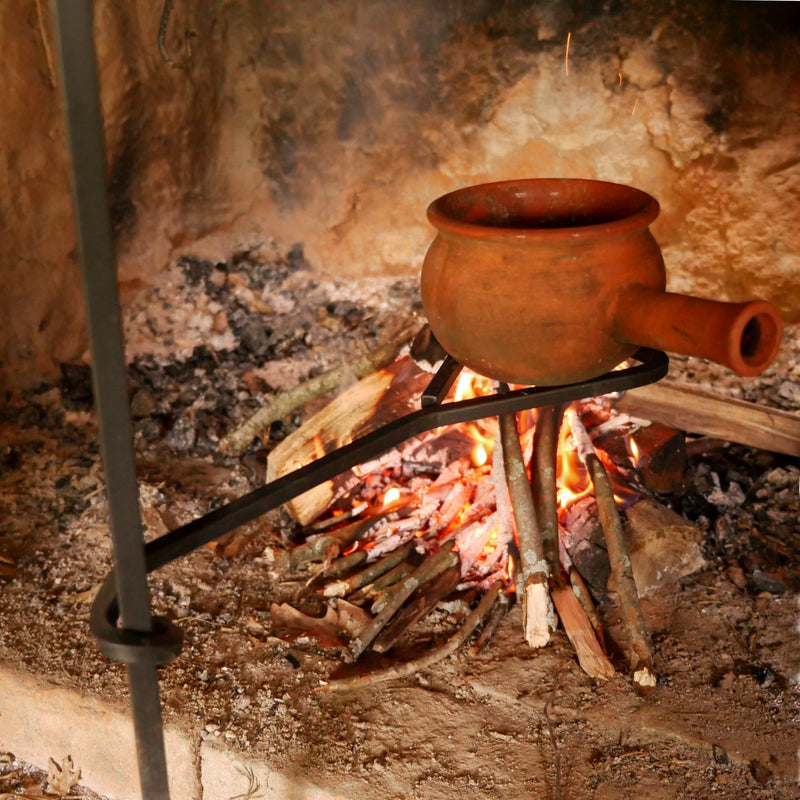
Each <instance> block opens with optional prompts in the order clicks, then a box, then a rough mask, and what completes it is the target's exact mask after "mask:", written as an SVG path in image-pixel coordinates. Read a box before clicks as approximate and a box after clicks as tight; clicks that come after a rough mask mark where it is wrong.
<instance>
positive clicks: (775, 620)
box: [0, 247, 800, 800]
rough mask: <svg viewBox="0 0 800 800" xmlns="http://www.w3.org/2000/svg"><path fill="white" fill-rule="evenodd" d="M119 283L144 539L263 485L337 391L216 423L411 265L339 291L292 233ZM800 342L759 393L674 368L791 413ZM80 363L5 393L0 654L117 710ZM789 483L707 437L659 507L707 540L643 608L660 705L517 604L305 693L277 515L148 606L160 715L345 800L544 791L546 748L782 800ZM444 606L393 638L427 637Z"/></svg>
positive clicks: (293, 594) (116, 672) (318, 367)
mask: <svg viewBox="0 0 800 800" xmlns="http://www.w3.org/2000/svg"><path fill="white" fill-rule="evenodd" d="M125 296H126V317H125V327H126V341H127V345H128V358H129V368H130V372H129V374H130V396H131V406H132V413H133V418H134V427H135V447H136V453H137V468H138V474H139V480H140V487H141V508H142V515H143V521H144V525H145V535H146V537H148V538H151V537H155V536H158V535H161V534H163V533H165V532H166V531H168V530H170V529H172V528H174V527H176V526H177V525H180V524H183V523H186V522H188V521H190V520H191V519H193V518H194V517H196V516H198V515H200V514H203V513H205V512H207V511H209V510H211V509H212V508H214V507H216V506H218V505H220V504H222V503H224V502H227V501H229V500H232V499H235V498H236V497H238V496H240V495H241V494H243V493H244V492H246V491H248V490H250V489H252V488H255V487H257V486H259V485H262V484H263V480H264V462H265V457H266V455H267V453H268V452H269V450H270V449H271V448H272V447H273V446H274V445H275V444H276V443H277V442H278V441H280V440H281V439H282V438H284V437H285V436H286V435H287V434H288V433H289V432H291V431H292V430H294V429H295V428H296V427H297V426H298V425H299V424H300V423H301V422H302V420H303V418H304V417H305V416H307V415H309V414H310V413H311V412H313V411H314V410H316V409H317V408H318V407H320V405H321V404H323V403H324V402H325V401H326V399H329V398H322V399H320V400H319V401H315V402H314V403H312V404H309V405H308V406H306V407H305V408H304V409H302V410H301V411H298V412H296V413H294V414H292V415H291V416H290V417H289V418H287V419H284V420H282V421H281V422H276V423H274V424H273V425H272V427H271V429H270V431H269V433H268V435H266V436H265V437H264V438H263V439H262V440H260V441H256V442H254V443H253V444H251V445H250V446H249V447H248V448H247V449H246V450H244V451H242V452H240V453H237V454H236V455H224V454H220V453H219V452H218V449H217V446H218V443H219V440H220V439H221V437H222V436H224V435H225V434H226V433H227V432H228V431H230V430H231V429H232V428H233V427H235V426H236V425H237V424H238V423H239V422H240V421H242V420H243V419H245V418H246V417H248V416H249V415H250V414H251V413H252V412H253V411H255V410H256V409H257V408H258V407H259V406H260V405H261V404H262V403H263V402H264V400H265V399H266V398H267V397H268V396H269V395H270V394H273V393H276V392H280V391H283V390H285V389H287V388H290V387H292V386H294V385H297V384H299V383H302V382H303V381H305V380H307V379H308V378H309V377H312V376H314V375H315V374H319V373H320V372H322V371H324V370H326V369H329V368H331V367H334V366H337V365H339V364H342V363H346V362H347V361H349V360H352V359H353V358H355V357H357V355H359V354H361V353H363V352H367V351H370V350H374V349H375V348H376V347H377V346H379V345H380V344H382V343H383V342H384V341H386V339H387V338H388V335H387V332H388V331H392V330H396V329H397V328H399V327H400V325H401V323H403V322H408V321H410V320H411V319H413V318H414V317H415V316H416V315H418V314H419V313H420V305H419V298H418V292H417V281H416V279H413V278H407V279H369V280H360V281H358V282H349V283H348V282H345V281H341V280H334V279H332V278H330V277H328V276H325V275H323V274H320V273H318V272H315V271H313V270H312V269H311V268H310V267H309V266H308V264H307V263H306V262H305V260H304V258H303V255H302V250H301V249H300V248H299V247H298V248H295V249H293V250H292V251H291V252H289V253H287V254H281V253H278V252H277V251H276V250H275V249H274V248H270V247H265V248H262V249H261V250H260V251H258V252H249V253H240V254H237V255H235V256H233V257H232V258H231V259H229V260H228V261H226V262H224V263H210V262H204V261H198V260H196V259H193V258H190V257H186V258H184V259H182V260H181V261H180V262H178V263H177V264H175V265H173V266H172V267H171V268H170V269H169V270H167V271H166V272H165V273H164V275H163V276H162V277H161V279H160V283H159V285H157V286H153V287H149V288H147V289H145V290H139V291H138V292H137V293H133V292H132V291H129V290H127V289H126V292H125ZM799 342H800V337H798V336H797V332H790V334H789V335H787V338H786V346H785V348H784V351H783V353H782V355H781V360H780V362H779V364H778V366H777V367H776V368H774V370H772V374H768V375H767V376H765V377H764V378H762V379H759V380H758V381H756V380H753V381H750V382H742V381H740V380H738V379H737V380H735V381H731V382H730V383H731V385H730V387H726V386H725V385H724V384H723V381H722V379H721V378H718V377H716V375H714V374H712V372H713V370H712V371H708V370H709V368H708V367H707V366H706V365H703V364H695V363H693V362H691V361H689V360H686V361H682V360H677V361H676V362H674V369H675V370H677V371H680V372H681V374H682V375H684V376H686V377H687V378H688V379H691V380H696V381H698V382H700V383H703V382H706V381H707V382H708V383H709V384H710V385H712V388H713V389H714V390H715V391H725V390H726V389H727V388H730V393H731V394H732V395H735V396H740V397H743V398H744V399H748V400H757V401H758V402H762V403H764V404H767V405H776V406H779V407H782V408H785V409H788V410H796V409H797V408H798V407H800V402H798V397H799V391H798V387H799V386H800V366H798V365H800V359H798V354H799V353H800V346H799ZM89 377H90V376H89V371H88V368H86V367H84V366H80V365H64V367H63V377H62V380H61V381H60V383H59V384H58V385H41V386H38V387H36V388H35V389H33V390H31V391H28V392H25V393H23V394H21V395H19V396H15V397H7V398H6V402H5V404H4V406H3V408H2V409H1V410H0V430H1V431H2V446H1V447H0V467H1V468H2V473H1V474H0V486H1V487H2V492H1V493H0V511H2V519H3V527H2V533H0V581H1V582H0V592H2V604H0V658H2V660H3V661H4V662H6V663H9V664H14V665H17V666H20V667H22V668H24V669H25V670H27V671H30V672H32V673H35V674H38V675H41V676H42V677H45V678H47V679H48V680H50V681H54V682H56V683H61V684H65V685H68V686H71V687H74V688H75V689H76V690H78V691H80V692H82V693H84V694H86V695H89V696H93V697H97V698H100V699H103V700H106V701H116V700H117V699H118V698H120V697H126V696H127V688H126V682H125V675H124V668H123V667H122V666H121V665H119V664H117V663H113V662H108V661H107V660H105V659H104V658H103V657H102V656H101V655H100V654H99V652H98V651H97V649H96V647H95V645H94V643H93V641H92V639H91V636H90V634H89V632H88V627H87V618H88V612H89V606H90V603H91V601H92V599H93V597H94V593H95V591H96V589H97V586H98V584H99V583H100V581H101V580H102V579H103V578H104V577H105V575H106V574H107V572H108V570H109V569H110V567H111V562H110V547H109V537H108V531H107V523H106V515H107V505H106V499H105V494H104V487H103V472H102V467H101V464H100V460H99V452H98V447H97V444H96V433H97V431H96V421H95V418H94V416H93V413H92V411H91V386H90V379H89ZM725 380H727V378H726V379H725ZM743 386H744V388H743ZM798 480H800V469H798V463H797V460H796V459H791V458H788V457H783V456H780V455H775V454H772V453H766V452H761V451H756V450H751V449H748V448H744V447H739V446H725V447H722V448H719V449H712V450H709V451H704V449H703V448H702V447H698V448H697V449H696V450H695V451H694V455H693V456H692V458H691V465H690V469H689V471H688V474H687V478H686V486H685V489H684V490H683V491H681V492H678V493H676V494H675V495H674V496H670V497H661V498H660V500H661V501H662V502H664V503H666V504H668V505H670V506H671V507H672V508H673V509H675V510H676V511H678V512H679V513H681V514H682V515H684V516H685V517H686V518H687V519H689V520H690V521H692V522H694V523H695V524H697V525H698V526H699V527H700V528H701V529H702V530H703V532H704V541H703V547H704V550H705V555H706V557H707V559H708V564H709V566H708V568H707V569H705V570H704V571H703V572H701V573H699V574H697V575H693V576H690V577H688V578H686V579H684V580H683V582H682V584H681V585H680V586H679V587H671V588H670V589H669V590H668V591H665V592H661V593H656V594H655V595H654V596H652V597H648V598H647V602H646V604H645V613H646V615H647V622H648V627H649V628H650V630H651V632H652V634H653V639H654V642H655V645H656V652H657V664H656V667H657V672H658V674H659V675H660V676H661V679H660V685H659V686H658V687H657V690H656V699H655V700H654V701H649V702H645V701H643V700H641V699H640V698H636V697H635V696H634V694H633V692H632V690H631V688H630V685H629V683H628V682H627V681H626V680H625V679H624V676H622V675H620V676H619V677H618V678H615V679H613V680H612V681H610V682H608V683H606V684H596V683H594V682H593V681H592V680H591V679H589V678H588V677H587V676H585V675H584V674H583V673H582V672H580V670H579V669H578V668H577V665H576V664H575V663H574V656H573V652H572V650H571V648H570V646H569V644H568V642H567V641H566V637H565V636H564V635H563V634H560V633H559V634H558V635H557V636H556V640H555V643H554V644H553V645H551V646H549V647H548V648H545V649H544V650H542V651H537V652H532V651H530V650H528V649H527V648H526V647H525V646H524V643H523V642H522V641H521V637H520V633H519V631H520V627H521V626H520V620H519V610H518V609H513V610H512V612H511V613H510V614H509V616H508V617H507V618H506V620H505V621H504V622H503V624H502V625H501V626H500V629H499V630H498V632H497V633H496V634H495V638H494V639H493V641H492V643H491V644H490V646H489V647H488V648H487V649H486V650H485V651H484V652H482V653H481V654H480V655H479V656H478V657H476V658H474V659H467V658H466V657H462V656H459V657H455V658H451V659H449V660H448V661H446V662H443V663H442V664H440V665H438V666H437V667H434V668H431V669H429V670H426V671H425V672H424V673H421V674H419V675H417V676H415V677H412V678H409V679H406V680H404V681H403V682H402V683H401V684H400V685H388V686H380V687H369V688H366V689H364V690H361V691H358V692H356V693H353V694H349V695H342V696H330V695H322V694H318V693H317V692H315V689H316V687H317V686H319V683H320V680H324V679H326V678H328V677H329V676H330V675H331V674H332V673H334V672H336V671H337V670H338V669H340V667H341V661H340V658H339V654H338V653H336V652H333V651H331V650H327V649H325V648H322V647H320V646H319V645H318V644H317V643H316V641H315V640H314V639H310V638H300V639H297V640H295V641H294V642H292V643H287V642H284V641H281V640H278V639H277V638H275V637H274V636H273V635H272V631H271V628H270V618H269V613H268V609H269V606H270V603H272V602H276V603H280V602H282V601H289V602H293V603H295V604H296V605H301V604H302V603H303V602H305V603H307V604H308V607H307V608H306V610H308V611H309V612H313V611H314V610H315V609H314V608H313V605H314V600H313V599H311V600H309V599H308V598H305V599H303V597H302V596H301V595H299V594H298V590H297V587H296V586H295V585H293V584H287V583H285V582H284V581H283V579H282V578H283V576H282V575H281V574H280V572H279V571H278V570H277V569H276V562H277V561H278V560H279V556H280V554H281V553H283V552H284V551H285V550H286V547H287V546H288V543H289V542H290V541H292V540H293V539H294V538H295V537H296V535H297V530H296V526H295V524H294V523H293V522H292V521H291V520H290V519H289V518H288V516H287V515H286V514H285V513H284V512H282V511H276V512H273V513H271V514H269V515H267V516H265V517H263V518H261V519H259V520H258V521H256V522H254V523H252V524H250V525H248V526H245V527H244V528H242V529H239V530H237V531H234V532H233V533H232V534H229V535H228V536H226V537H224V538H223V539H222V540H220V541H218V542H215V543H213V545H212V546H209V547H206V548H202V549H201V550H199V551H196V552H195V553H192V554H191V555H189V556H187V557H185V558H183V559H181V560H180V561H179V562H178V563H175V564H171V565H169V566H167V567H165V568H164V569H162V570H159V571H158V572H157V573H155V574H154V575H153V576H152V579H151V589H152V596H153V603H154V606H155V608H154V610H155V612H156V613H162V614H165V615H166V616H168V617H170V618H171V619H173V620H176V621H177V623H178V624H179V625H180V626H181V628H182V629H183V631H184V636H185V643H184V648H183V650H182V652H181V654H180V656H179V657H178V658H177V659H176V660H175V661H173V662H172V663H170V664H168V665H166V666H165V667H164V668H163V669H162V671H161V674H162V697H163V698H164V703H165V709H166V711H165V713H166V716H167V718H168V720H169V719H172V720H180V721H181V722H182V723H183V724H187V725H190V726H191V727H192V728H193V729H194V730H196V731H197V734H198V736H199V737H200V738H201V739H207V740H215V741H219V742H224V743H225V744H227V745H228V746H230V747H232V748H234V749H245V750H247V751H249V753H250V754H251V755H252V756H254V757H256V756H257V757H263V758H265V759H269V760H270V761H271V763H272V764H273V766H274V767H275V768H277V769H280V768H281V767H285V768H287V769H292V770H293V771H297V770H299V771H300V772H301V773H302V774H304V775H305V776H307V777H310V778H312V779H313V778H315V776H316V777H317V778H318V779H319V780H324V781H325V784H326V786H329V787H333V788H334V789H335V790H337V791H340V792H342V793H346V794H349V795H350V796H365V792H366V790H367V789H369V790H370V791H371V792H374V793H376V794H378V793H379V794H380V795H381V796H383V797H385V798H387V799H388V798H398V799H399V798H401V797H410V796H413V797H420V798H430V799H431V800H435V799H436V798H442V800H445V798H453V797H459V798H472V797H474V798H479V797H485V796H487V795H488V794H494V793H496V792H502V793H503V794H504V795H505V796H506V797H508V798H517V797H519V798H522V797H528V796H531V794H532V793H537V792H538V793H542V792H545V793H547V792H549V793H552V792H553V791H554V786H555V783H554V781H555V780H556V778H555V774H556V773H555V771H554V770H555V766H554V760H553V759H554V755H553V747H554V746H556V747H558V748H559V753H560V758H561V760H562V762H563V763H564V764H569V765H570V769H569V770H568V771H567V773H566V775H565V777H563V780H564V781H565V783H564V786H563V787H561V786H559V790H560V791H561V790H562V789H563V791H564V792H566V794H564V796H573V795H574V796H578V795H579V794H581V793H589V796H591V793H592V792H594V791H595V790H596V789H597V787H598V786H600V785H601V784H602V785H604V786H606V787H613V788H614V790H615V791H619V792H621V793H623V794H624V793H627V792H630V791H634V787H636V788H635V791H636V792H639V793H641V792H644V794H646V795H647V796H648V797H652V798H656V800H661V799H662V798H668V797H669V798H671V797H679V796H680V797H707V796H709V795H708V793H709V787H711V788H712V789H713V794H714V796H716V797H722V798H727V797H730V798H736V799H737V800H739V798H742V797H762V796H763V797H766V796H769V797H773V798H790V797H795V796H796V784H795V783H794V778H795V776H796V765H795V754H796V752H797V745H798V735H797V729H798V728H797V722H798V721H800V697H799V696H798V692H797V687H796V684H795V683H794V680H793V679H794V676H795V675H796V674H797V671H798V661H797V643H796V631H795V627H796V604H795V600H794V598H793V597H792V593H793V592H796V591H798V590H799V589H800V571H799V569H798V564H800V558H798V556H800V527H799V526H798V510H799V509H798V505H799V504H798ZM447 616H448V615H447V612H446V611H444V610H443V611H441V612H439V613H438V615H435V616H434V618H433V619H432V620H431V622H430V626H429V627H428V628H427V629H425V628H423V629H422V630H420V632H419V633H418V634H417V635H418V637H419V641H418V642H417V643H411V645H410V646H412V647H413V646H418V645H420V644H421V645H425V644H426V642H427V641H428V640H430V639H431V638H433V637H435V636H436V635H437V634H438V631H439V629H440V628H441V627H442V626H445V627H446V625H447ZM32 631H35V632H36V635H35V636H32V635H31V632H32ZM426 637H427V639H426ZM366 666H369V665H366ZM547 709H549V711H548V710H547ZM553 725H554V726H555V728H553ZM554 730H555V732H554ZM501 763H502V764H503V765H504V766H503V768H502V769H500V768H499V767H498V764H501ZM558 780H562V778H561V777H559V778H558ZM765 793H766V794H765ZM604 796H611V795H604ZM620 796H621V795H620Z"/></svg>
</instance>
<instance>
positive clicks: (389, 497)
mask: <svg viewBox="0 0 800 800" xmlns="http://www.w3.org/2000/svg"><path fill="white" fill-rule="evenodd" d="M399 499H400V490H399V489H398V488H397V487H396V486H392V488H391V489H387V490H386V494H384V496H383V507H384V508H388V507H389V506H390V505H392V504H393V503H396V502H397V501H398V500H399Z"/></svg>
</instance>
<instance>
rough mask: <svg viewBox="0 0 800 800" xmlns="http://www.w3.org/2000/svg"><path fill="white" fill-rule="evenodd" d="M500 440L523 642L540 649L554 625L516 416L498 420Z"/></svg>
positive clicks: (507, 416) (537, 526)
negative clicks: (516, 555) (514, 538)
mask: <svg viewBox="0 0 800 800" xmlns="http://www.w3.org/2000/svg"><path fill="white" fill-rule="evenodd" d="M500 440H501V442H502V449H503V467H504V469H505V473H506V482H507V483H508V492H509V495H510V497H511V508H512V511H513V514H514V522H515V524H516V529H517V542H518V544H519V559H520V564H519V577H518V580H517V596H518V597H519V598H520V599H521V601H522V619H523V626H524V630H525V641H526V642H527V643H528V644H529V645H530V646H531V647H544V646H545V645H546V644H547V643H548V642H549V641H550V631H551V630H555V625H556V621H555V615H554V613H553V604H552V602H551V601H550V595H549V594H548V587H547V577H548V569H547V561H546V560H545V557H544V547H543V544H542V533H541V531H540V529H539V524H538V522H537V520H536V510H535V508H534V505H533V495H532V493H531V487H530V484H529V483H528V476H527V473H526V472H525V464H524V463H523V460H522V447H521V446H520V443H519V433H518V431H517V417H516V414H504V415H502V416H501V417H500Z"/></svg>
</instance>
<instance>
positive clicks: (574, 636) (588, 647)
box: [550, 581, 614, 680]
mask: <svg viewBox="0 0 800 800" xmlns="http://www.w3.org/2000/svg"><path fill="white" fill-rule="evenodd" d="M550 596H551V597H552V598H553V603H555V606H556V611H557V612H558V616H559V619H560V620H561V624H562V625H563V626H564V630H565V631H566V633H567V638H568V639H569V641H570V644H571V645H572V647H573V649H574V650H575V655H577V657H578V663H579V664H580V666H581V669H582V670H583V671H584V672H585V673H586V674H587V675H589V676H590V677H592V678H600V679H601V680H607V679H608V678H610V677H611V676H612V675H613V674H614V667H613V665H612V664H611V662H610V661H609V660H608V656H606V654H605V653H604V652H603V648H602V647H601V645H600V643H599V642H598V640H597V636H596V635H595V631H594V628H593V627H592V624H591V622H590V620H589V617H588V616H587V614H586V611H585V610H584V608H583V606H582V605H581V603H580V601H579V600H578V598H577V597H576V596H575V593H574V592H573V591H572V587H570V586H567V585H566V584H564V582H563V581H559V582H557V583H556V582H553V583H551V586H550Z"/></svg>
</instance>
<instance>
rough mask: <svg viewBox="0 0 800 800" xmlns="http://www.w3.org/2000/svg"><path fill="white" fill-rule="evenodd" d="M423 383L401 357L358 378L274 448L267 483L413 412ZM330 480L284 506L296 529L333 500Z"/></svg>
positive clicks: (415, 369) (421, 375)
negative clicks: (376, 370) (298, 524)
mask: <svg viewBox="0 0 800 800" xmlns="http://www.w3.org/2000/svg"><path fill="white" fill-rule="evenodd" d="M429 381H430V375H428V374H427V373H425V372H423V371H422V370H421V369H420V368H419V367H417V365H416V364H414V362H413V361H412V360H411V359H410V358H407V357H405V358H401V359H398V360H397V361H395V362H394V363H392V364H390V365H389V366H388V367H384V368H383V369H381V370H380V371H378V372H375V373H373V374H371V375H368V376H367V377H365V378H363V379H362V380H360V381H359V382H358V383H356V384H354V385H353V386H351V387H350V388H349V389H347V390H346V391H345V392H343V393H342V394H340V395H339V396H338V397H336V398H335V399H334V400H333V401H332V402H331V403H329V404H328V405H327V406H325V408H323V409H322V410H321V411H319V412H318V413H317V414H315V415H314V416H312V417H311V418H310V419H309V420H307V421H306V422H305V423H304V424H303V425H302V426H301V427H300V428H298V429H297V430H296V431H294V433H291V434H290V435H289V436H287V437H286V438H285V439H284V440H283V441H282V442H281V443H280V444H278V445H277V447H275V449H274V450H273V451H272V452H271V453H270V454H269V458H268V459H267V481H268V482H269V481H272V480H274V479H275V478H280V477H281V476H282V475H286V474H287V473H289V472H292V471H294V470H296V469H299V468H300V467H304V466H305V465H306V464H310V463H311V462H312V461H314V460H316V459H318V458H320V457H321V456H323V455H325V454H326V453H330V452H331V451H333V450H336V449H337V448H339V447H342V446H343V445H345V444H349V443H350V442H351V441H353V440H354V439H356V438H358V437H359V436H363V435H364V434H366V433H369V432H370V431H373V430H375V429H376V428H378V427H380V426H381V425H384V424H385V423H387V422H391V421H392V420H394V419H398V418H399V417H401V416H403V415H405V414H408V413H409V412H411V411H413V410H416V407H417V404H418V395H419V393H420V392H421V391H422V390H423V388H424V387H425V386H426V385H427V383H428V382H429ZM335 480H339V479H335ZM335 480H334V481H326V482H325V483H322V484H320V485H319V486H315V487H314V488H313V489H309V490H308V491H307V492H304V493H303V494H301V495H299V496H298V497H296V498H295V499H294V500H292V501H291V502H289V503H287V504H286V508H287V509H288V511H289V513H290V514H291V515H292V517H293V518H294V519H295V520H296V521H297V522H299V523H300V524H301V525H307V524H308V523H309V522H311V520H313V519H316V517H318V516H319V515H320V514H321V513H322V512H323V511H324V510H325V509H326V508H327V507H328V505H329V504H330V503H331V501H332V500H333V498H334V495H335Z"/></svg>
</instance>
